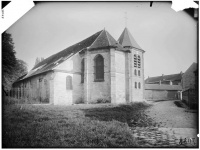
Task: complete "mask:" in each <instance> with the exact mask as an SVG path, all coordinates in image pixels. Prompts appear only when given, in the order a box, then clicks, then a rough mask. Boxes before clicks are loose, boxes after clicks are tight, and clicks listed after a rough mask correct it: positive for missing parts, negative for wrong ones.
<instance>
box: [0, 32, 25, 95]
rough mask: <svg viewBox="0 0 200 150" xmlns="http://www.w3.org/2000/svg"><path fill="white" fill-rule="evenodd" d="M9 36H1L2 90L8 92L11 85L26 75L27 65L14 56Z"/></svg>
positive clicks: (5, 34)
mask: <svg viewBox="0 0 200 150" xmlns="http://www.w3.org/2000/svg"><path fill="white" fill-rule="evenodd" d="M15 54H16V52H15V50H14V43H13V40H12V37H11V34H9V33H6V32H4V33H3V34H2V79H3V80H2V82H3V90H6V91H8V90H10V89H11V87H12V83H13V82H14V81H16V80H17V79H18V78H19V77H20V76H22V75H24V74H26V73H27V64H26V63H25V62H24V61H23V60H20V59H17V58H16V56H15Z"/></svg>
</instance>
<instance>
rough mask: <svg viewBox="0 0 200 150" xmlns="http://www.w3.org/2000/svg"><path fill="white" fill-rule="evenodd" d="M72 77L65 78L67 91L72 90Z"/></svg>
mask: <svg viewBox="0 0 200 150" xmlns="http://www.w3.org/2000/svg"><path fill="white" fill-rule="evenodd" d="M72 88H73V87H72V77H71V76H67V77H66V89H67V90H72Z"/></svg>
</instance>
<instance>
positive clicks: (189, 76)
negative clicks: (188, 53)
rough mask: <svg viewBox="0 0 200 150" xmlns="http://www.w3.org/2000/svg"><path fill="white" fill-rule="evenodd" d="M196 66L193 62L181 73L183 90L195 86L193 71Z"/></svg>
mask: <svg viewBox="0 0 200 150" xmlns="http://www.w3.org/2000/svg"><path fill="white" fill-rule="evenodd" d="M196 68H197V67H196V65H195V64H193V65H191V66H190V67H189V68H188V69H187V71H186V72H185V73H184V74H183V77H182V85H183V91H185V90H187V89H190V88H195V81H196V80H195V74H194V71H195V70H196Z"/></svg>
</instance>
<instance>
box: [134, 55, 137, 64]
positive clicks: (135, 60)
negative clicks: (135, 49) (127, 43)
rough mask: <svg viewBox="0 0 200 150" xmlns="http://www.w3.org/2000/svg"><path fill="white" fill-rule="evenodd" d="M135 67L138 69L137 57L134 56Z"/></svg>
mask: <svg viewBox="0 0 200 150" xmlns="http://www.w3.org/2000/svg"><path fill="white" fill-rule="evenodd" d="M134 67H137V55H136V54H135V55H134Z"/></svg>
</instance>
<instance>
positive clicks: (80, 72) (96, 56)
mask: <svg viewBox="0 0 200 150" xmlns="http://www.w3.org/2000/svg"><path fill="white" fill-rule="evenodd" d="M144 52H145V51H144V50H143V49H142V48H141V47H140V46H139V45H138V44H137V42H136V41H135V39H134V38H133V36H132V35H131V33H130V32H129V30H128V29H127V28H125V29H124V31H123V32H122V34H121V36H120V37H119V39H118V41H116V40H115V39H114V38H113V37H112V36H111V35H110V34H109V33H108V32H107V31H106V30H105V29H104V30H102V31H99V32H97V33H95V34H93V35H92V36H90V37H88V38H86V39H84V40H83V41H81V42H79V43H76V44H74V45H72V46H70V47H68V48H66V49H64V50H62V51H60V52H58V53H56V54H54V55H52V56H50V57H48V58H46V59H44V60H43V61H41V62H39V63H38V64H37V65H35V66H34V67H33V69H32V70H31V71H30V72H29V73H28V74H27V75H25V76H24V77H22V78H20V79H18V80H17V81H16V82H15V83H14V84H13V89H15V90H14V91H13V92H17V93H18V96H19V97H20V98H23V99H25V100H26V102H27V103H50V104H54V105H63V104H66V105H70V104H78V103H86V104H88V103H97V102H101V101H102V102H110V103H129V102H134V101H143V99H144V57H143V54H144ZM16 89H17V91H16Z"/></svg>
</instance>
